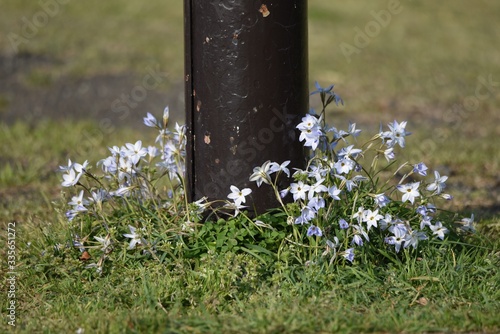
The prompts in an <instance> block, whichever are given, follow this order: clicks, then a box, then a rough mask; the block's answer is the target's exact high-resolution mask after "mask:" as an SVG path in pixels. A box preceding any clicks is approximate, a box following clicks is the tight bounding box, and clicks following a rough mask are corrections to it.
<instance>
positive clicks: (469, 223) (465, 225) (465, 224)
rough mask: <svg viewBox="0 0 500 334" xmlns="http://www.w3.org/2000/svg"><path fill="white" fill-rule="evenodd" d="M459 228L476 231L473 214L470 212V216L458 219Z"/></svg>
mask: <svg viewBox="0 0 500 334" xmlns="http://www.w3.org/2000/svg"><path fill="white" fill-rule="evenodd" d="M460 228H461V229H462V230H464V231H470V232H476V228H475V226H474V214H472V215H471V216H470V218H462V220H461V221H460Z"/></svg>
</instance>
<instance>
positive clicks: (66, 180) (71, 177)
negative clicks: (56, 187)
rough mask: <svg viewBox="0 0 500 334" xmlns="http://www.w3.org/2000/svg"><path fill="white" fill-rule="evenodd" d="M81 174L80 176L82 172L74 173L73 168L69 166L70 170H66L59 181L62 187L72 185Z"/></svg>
mask: <svg viewBox="0 0 500 334" xmlns="http://www.w3.org/2000/svg"><path fill="white" fill-rule="evenodd" d="M81 176H82V173H78V174H76V173H75V170H74V169H73V168H71V169H70V170H68V172H67V173H66V174H64V175H63V182H62V183H61V185H62V186H63V187H71V186H74V185H75V184H77V183H78V181H79V180H80V177H81Z"/></svg>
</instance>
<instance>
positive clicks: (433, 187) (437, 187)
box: [426, 170, 448, 194]
mask: <svg viewBox="0 0 500 334" xmlns="http://www.w3.org/2000/svg"><path fill="white" fill-rule="evenodd" d="M434 178H435V180H434V182H432V183H431V184H429V185H428V186H427V188H426V189H427V190H429V191H434V193H435V194H440V193H441V192H442V191H443V189H444V188H445V187H446V184H445V182H446V180H448V176H441V175H439V172H438V171H437V170H436V171H434Z"/></svg>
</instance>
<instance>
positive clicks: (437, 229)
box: [429, 222, 448, 240]
mask: <svg viewBox="0 0 500 334" xmlns="http://www.w3.org/2000/svg"><path fill="white" fill-rule="evenodd" d="M429 227H430V228H431V230H432V234H435V235H437V237H438V238H439V239H441V240H443V239H444V235H445V234H447V233H448V229H447V228H446V227H444V226H443V224H442V223H441V222H436V224H434V225H430V226H429Z"/></svg>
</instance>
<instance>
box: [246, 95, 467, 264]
mask: <svg viewBox="0 0 500 334" xmlns="http://www.w3.org/2000/svg"><path fill="white" fill-rule="evenodd" d="M317 88H318V90H317V93H319V94H321V99H322V102H323V110H322V112H321V113H320V115H317V114H316V113H315V112H314V110H311V111H310V113H309V114H307V115H305V116H304V117H303V118H302V120H301V122H300V123H299V124H298V125H297V129H298V130H299V131H300V136H299V140H300V141H303V142H304V146H305V147H309V148H310V149H312V154H311V159H310V161H309V163H308V165H307V168H306V169H305V170H302V169H295V172H294V173H293V175H292V178H293V182H291V183H290V185H289V186H288V187H287V188H286V189H275V193H279V194H280V197H281V198H286V197H287V196H288V198H289V199H290V200H292V201H293V203H294V204H295V205H297V204H298V208H299V211H298V212H297V213H296V215H294V216H293V219H292V221H293V223H294V224H295V225H296V226H302V225H305V226H306V227H307V228H306V229H305V230H304V233H305V235H306V236H307V237H316V238H324V245H325V247H326V248H327V250H335V252H334V254H342V255H343V256H344V257H345V258H346V259H347V260H348V261H351V262H352V261H353V260H354V254H355V253H354V252H355V249H356V247H362V246H363V245H364V244H366V243H370V242H372V241H373V239H374V238H378V239H379V240H380V236H382V237H383V239H382V240H383V242H384V243H385V244H386V245H388V246H394V249H395V251H396V252H399V251H400V250H401V248H408V247H410V246H411V247H413V248H416V247H417V245H418V243H419V241H422V240H427V239H429V238H430V236H435V237H437V238H439V239H441V240H442V239H444V237H445V235H446V234H447V233H448V232H449V231H448V229H447V228H446V227H444V226H443V224H442V222H440V221H434V220H435V219H434V214H435V213H436V207H435V206H434V205H433V204H432V203H433V202H434V201H435V199H436V198H437V197H441V198H444V199H447V200H450V199H451V198H452V197H451V195H449V194H446V193H443V190H444V189H445V186H446V184H445V182H446V180H447V177H446V176H441V175H440V174H439V172H438V171H434V179H433V180H427V179H425V177H426V176H427V170H428V168H427V166H426V165H425V164H424V163H423V162H418V163H416V164H413V165H411V164H409V163H404V164H402V165H401V166H399V167H398V168H397V172H396V173H390V172H389V167H390V166H391V165H392V164H393V163H394V162H395V159H396V152H395V148H396V146H399V147H400V148H401V149H403V148H404V147H405V144H406V137H407V136H408V135H410V132H408V131H406V126H407V123H406V122H397V121H394V122H392V123H390V124H388V129H387V130H383V129H382V128H381V129H380V131H379V132H378V133H377V134H375V135H374V136H373V137H372V138H371V139H370V140H369V141H368V142H367V143H365V144H364V145H360V146H357V145H356V144H357V142H356V137H358V136H359V134H360V130H358V129H356V124H355V123H353V124H349V127H348V129H347V130H337V128H335V127H330V126H328V125H327V124H326V122H325V119H324V115H325V108H326V106H327V105H328V104H329V103H330V102H332V101H335V102H337V101H340V100H338V99H339V98H338V97H337V95H336V94H335V93H333V91H332V88H333V86H331V87H328V88H326V89H323V88H321V87H319V85H317ZM328 96H330V97H331V96H335V97H337V98H336V99H332V98H328ZM350 138H353V139H354V142H353V143H351V142H350V141H349V139H350ZM381 157H383V158H385V160H387V164H386V165H384V166H383V167H382V168H380V170H378V169H376V166H378V165H379V162H378V160H379V158H381ZM369 159H371V162H370V160H369ZM363 161H368V163H364V162H363ZM270 166H280V165H279V164H278V163H276V162H270V161H267V162H265V163H264V165H262V166H261V167H256V168H255V170H254V174H252V176H251V177H250V180H251V181H255V182H257V185H258V186H261V184H262V183H267V184H271V182H270V181H271V175H270V174H271V171H272V170H273V169H272V168H270ZM404 171H406V172H405V173H404V175H403V176H400V177H399V176H398V174H399V173H401V172H404ZM384 173H385V174H384ZM287 174H288V173H287ZM387 174H388V176H389V177H388V180H387V181H385V182H382V181H381V176H382V175H387ZM288 175H289V174H288ZM397 178H399V179H397ZM418 178H421V179H420V180H419V179H418ZM408 179H412V182H405V181H406V180H408ZM271 185H272V186H273V187H276V183H274V184H271ZM396 190H397V191H396ZM290 197H291V198H290ZM283 209H284V210H285V211H287V213H289V212H288V211H289V210H288V209H287V206H283ZM468 225H469V224H468V223H467V222H465V221H464V222H463V226H465V228H464V229H466V227H467V226H468ZM341 247H344V248H345V249H344V250H343V251H339V249H340V248H341Z"/></svg>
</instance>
